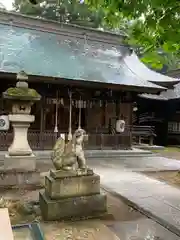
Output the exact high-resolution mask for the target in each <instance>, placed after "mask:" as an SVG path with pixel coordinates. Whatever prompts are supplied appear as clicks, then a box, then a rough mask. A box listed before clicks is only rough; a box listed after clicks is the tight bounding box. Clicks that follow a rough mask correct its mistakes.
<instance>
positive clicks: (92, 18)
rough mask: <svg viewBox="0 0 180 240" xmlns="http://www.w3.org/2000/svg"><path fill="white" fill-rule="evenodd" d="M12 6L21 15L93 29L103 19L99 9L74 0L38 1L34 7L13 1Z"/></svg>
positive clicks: (16, 0)
mask: <svg viewBox="0 0 180 240" xmlns="http://www.w3.org/2000/svg"><path fill="white" fill-rule="evenodd" d="M13 6H14V9H15V10H16V11H18V12H21V13H23V14H27V15H32V16H36V17H37V16H38V17H40V18H46V19H50V20H56V21H60V22H65V23H73V24H78V25H83V26H90V27H95V28H97V27H99V26H100V25H101V24H102V21H103V17H104V13H103V11H102V10H101V9H94V10H92V9H90V8H89V7H88V5H87V4H79V2H77V1H76V0H59V1H57V0H54V1H52V0H45V1H43V0H40V1H38V4H36V5H33V4H31V3H30V2H29V0H14V4H13Z"/></svg>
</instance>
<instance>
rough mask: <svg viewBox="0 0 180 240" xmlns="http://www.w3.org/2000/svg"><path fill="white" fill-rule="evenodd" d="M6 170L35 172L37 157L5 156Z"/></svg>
mask: <svg viewBox="0 0 180 240" xmlns="http://www.w3.org/2000/svg"><path fill="white" fill-rule="evenodd" d="M4 169H6V170H16V169H17V170H18V171H19V170H22V171H34V170H35V169H36V156H35V155H33V154H32V155H30V156H9V155H8V154H6V155H5V158H4Z"/></svg>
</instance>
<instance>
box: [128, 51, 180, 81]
mask: <svg viewBox="0 0 180 240" xmlns="http://www.w3.org/2000/svg"><path fill="white" fill-rule="evenodd" d="M124 62H125V64H126V65H127V66H128V68H130V69H131V71H132V72H133V73H134V74H135V75H137V76H138V77H140V78H143V79H146V80H148V81H149V82H153V83H156V84H158V83H159V84H161V83H162V84H163V83H167V84H168V83H171V85H175V84H177V83H179V82H180V79H178V78H172V77H169V76H167V75H163V74H161V73H158V72H155V71H153V70H151V69H150V68H148V67H147V66H146V65H145V64H144V63H142V62H141V61H140V59H139V58H138V56H137V55H136V54H135V53H134V52H133V53H132V54H131V55H130V56H125V57H124Z"/></svg>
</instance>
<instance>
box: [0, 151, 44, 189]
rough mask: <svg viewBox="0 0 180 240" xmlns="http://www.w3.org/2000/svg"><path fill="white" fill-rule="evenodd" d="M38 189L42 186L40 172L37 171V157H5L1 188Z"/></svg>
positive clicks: (0, 169)
mask: <svg viewBox="0 0 180 240" xmlns="http://www.w3.org/2000/svg"><path fill="white" fill-rule="evenodd" d="M12 187H13V188H14V187H17V188H21V187H22V188H23V189H29V188H30V189H37V188H40V187H42V186H41V177H40V172H39V171H37V170H36V156H35V155H33V154H32V155H30V156H9V155H8V154H6V155H5V159H4V166H3V167H2V168H0V188H12Z"/></svg>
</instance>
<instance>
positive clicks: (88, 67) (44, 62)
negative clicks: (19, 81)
mask: <svg viewBox="0 0 180 240" xmlns="http://www.w3.org/2000/svg"><path fill="white" fill-rule="evenodd" d="M122 39H124V36H123V35H117V34H113V33H108V32H102V31H97V30H93V29H88V28H82V27H78V26H74V25H68V24H59V23H56V22H51V21H47V20H42V19H36V18H31V17H27V16H22V15H20V14H15V13H9V12H1V14H0V79H1V93H2V92H3V91H4V90H5V89H7V88H8V87H10V86H14V85H15V82H16V74H17V73H18V72H20V71H22V70H23V71H25V72H26V73H27V74H28V76H29V86H30V87H32V88H35V89H36V90H37V91H38V92H39V93H40V94H41V95H42V100H41V102H40V103H38V104H36V105H34V106H33V110H32V113H33V114H34V115H35V116H36V121H35V123H34V124H33V125H32V126H31V128H30V130H29V133H28V134H29V135H28V138H29V141H30V144H31V146H32V148H34V149H51V148H52V145H53V144H54V140H55V138H56V137H57V136H58V135H59V134H60V133H67V132H68V127H69V126H68V121H69V106H70V101H69V93H70V92H72V128H73V130H75V129H76V128H77V127H78V112H79V107H80V108H81V126H82V128H84V129H85V130H86V131H87V132H88V134H89V142H88V146H87V147H88V148H91V149H95V148H101V149H102V148H112V147H116V148H130V147H131V144H132V136H131V125H132V119H133V116H132V113H133V103H134V102H135V101H136V100H137V96H138V94H143V93H147V94H160V93H161V91H165V90H167V88H169V87H173V85H174V84H176V83H178V82H179V81H178V80H177V79H173V78H171V77H167V76H164V75H162V74H159V73H156V72H154V71H152V70H150V69H148V68H147V67H146V66H145V65H144V64H143V63H141V62H140V61H139V59H138V57H137V56H136V55H135V53H134V52H133V51H132V50H131V49H130V48H128V47H127V46H123V45H122V44H121V41H122ZM158 96H161V94H160V95H158ZM0 101H1V103H0V110H1V115H4V112H6V114H8V113H9V112H10V111H11V109H10V108H9V106H8V105H7V103H6V102H4V100H3V99H2V98H1V100H0ZM120 115H123V116H124V119H125V122H126V129H125V131H124V133H121V134H115V131H110V127H111V129H115V124H116V120H117V119H118V118H119V116H120ZM109 125H111V126H109ZM12 134H13V133H12V132H11V129H9V131H0V148H1V149H3V150H4V149H5V148H7V146H8V145H9V143H10V142H11V139H12Z"/></svg>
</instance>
